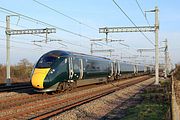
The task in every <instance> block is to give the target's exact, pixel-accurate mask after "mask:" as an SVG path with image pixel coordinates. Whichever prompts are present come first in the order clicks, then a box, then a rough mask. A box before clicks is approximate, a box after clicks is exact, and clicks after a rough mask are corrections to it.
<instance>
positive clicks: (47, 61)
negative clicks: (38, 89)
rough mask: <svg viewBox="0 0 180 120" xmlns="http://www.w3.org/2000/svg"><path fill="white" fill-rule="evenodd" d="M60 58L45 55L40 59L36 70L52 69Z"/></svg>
mask: <svg viewBox="0 0 180 120" xmlns="http://www.w3.org/2000/svg"><path fill="white" fill-rule="evenodd" d="M59 58H60V56H59V55H57V54H47V55H44V56H42V57H41V58H40V60H39V61H38V63H37V64H36V68H50V67H51V65H52V64H53V63H54V62H55V61H56V60H57V59H59Z"/></svg>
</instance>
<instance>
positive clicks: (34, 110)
mask: <svg viewBox="0 0 180 120" xmlns="http://www.w3.org/2000/svg"><path fill="white" fill-rule="evenodd" d="M148 78H149V77H147V76H146V77H144V78H141V79H139V78H137V79H135V80H133V81H129V82H125V83H122V84H119V85H113V86H111V87H108V88H105V89H99V90H96V91H92V92H88V93H84V94H79V95H75V96H72V97H68V98H66V99H62V98H59V97H51V98H48V99H43V100H40V101H36V102H33V103H28V104H24V105H21V106H15V107H12V108H9V109H5V110H0V111H1V115H0V119H11V118H18V119H44V118H49V117H51V116H54V115H56V114H59V113H61V112H64V111H66V110H68V109H71V108H73V107H76V106H78V105H82V104H84V103H87V102H89V101H92V100H95V99H98V98H100V97H103V96H105V95H108V94H110V93H113V92H115V91H117V90H121V89H123V88H126V87H128V86H132V85H134V84H137V83H139V82H142V81H144V80H146V79H148ZM60 97H61V96H60ZM7 111H10V113H9V114H6V113H7ZM11 111H14V112H11Z"/></svg>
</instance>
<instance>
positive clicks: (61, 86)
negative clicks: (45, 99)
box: [57, 82, 66, 92]
mask: <svg viewBox="0 0 180 120" xmlns="http://www.w3.org/2000/svg"><path fill="white" fill-rule="evenodd" d="M65 90H66V83H65V82H62V83H59V85H58V88H57V91H58V92H63V91H65Z"/></svg>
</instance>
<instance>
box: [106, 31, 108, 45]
mask: <svg viewBox="0 0 180 120" xmlns="http://www.w3.org/2000/svg"><path fill="white" fill-rule="evenodd" d="M106 43H108V32H106Z"/></svg>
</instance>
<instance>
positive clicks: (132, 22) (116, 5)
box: [112, 0, 155, 46]
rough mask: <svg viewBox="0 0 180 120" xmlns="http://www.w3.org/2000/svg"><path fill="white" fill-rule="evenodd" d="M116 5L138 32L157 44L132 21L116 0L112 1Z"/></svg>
mask: <svg viewBox="0 0 180 120" xmlns="http://www.w3.org/2000/svg"><path fill="white" fill-rule="evenodd" d="M112 1H113V2H114V4H115V5H116V6H117V7H118V8H119V9H120V10H121V12H122V13H123V14H124V15H125V16H126V17H127V18H128V19H129V21H130V22H131V23H132V24H133V25H134V26H135V27H136V28H137V29H138V31H139V32H140V33H141V34H142V35H143V36H144V37H145V38H146V39H147V40H148V41H149V42H150V43H151V44H152V45H153V46H155V44H154V43H153V42H152V41H151V40H150V39H149V38H148V37H147V36H146V35H145V34H144V33H143V32H142V31H141V30H140V29H139V28H138V26H137V25H136V24H135V23H134V22H133V21H132V19H131V18H130V17H129V16H128V15H127V14H126V12H125V11H124V10H123V9H122V8H121V7H120V6H119V5H118V4H117V2H116V1H115V0H112Z"/></svg>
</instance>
